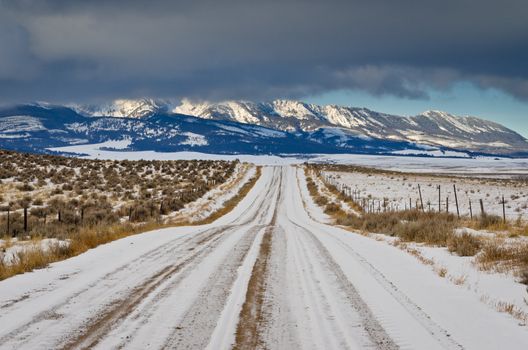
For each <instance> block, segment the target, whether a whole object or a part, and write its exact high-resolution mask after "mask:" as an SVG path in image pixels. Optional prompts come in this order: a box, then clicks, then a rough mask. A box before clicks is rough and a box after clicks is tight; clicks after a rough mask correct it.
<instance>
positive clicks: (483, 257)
mask: <svg viewBox="0 0 528 350" xmlns="http://www.w3.org/2000/svg"><path fill="white" fill-rule="evenodd" d="M476 262H477V264H478V266H479V267H480V268H481V269H483V270H496V271H514V272H517V273H518V274H523V273H524V272H525V271H528V243H527V242H516V243H515V244H513V243H512V242H509V243H508V242H504V241H503V240H500V239H492V240H488V241H487V242H486V244H484V246H483V248H482V252H481V253H480V254H479V255H478V256H477V259H476Z"/></svg>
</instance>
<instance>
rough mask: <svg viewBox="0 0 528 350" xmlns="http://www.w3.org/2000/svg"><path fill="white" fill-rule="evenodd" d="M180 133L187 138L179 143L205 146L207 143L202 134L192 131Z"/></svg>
mask: <svg viewBox="0 0 528 350" xmlns="http://www.w3.org/2000/svg"><path fill="white" fill-rule="evenodd" d="M182 135H184V136H186V137H187V139H186V140H185V141H182V142H180V143H179V144H180V145H189V146H207V145H208V144H209V142H207V139H206V138H205V136H204V135H200V134H195V133H193V132H184V133H183V134H182Z"/></svg>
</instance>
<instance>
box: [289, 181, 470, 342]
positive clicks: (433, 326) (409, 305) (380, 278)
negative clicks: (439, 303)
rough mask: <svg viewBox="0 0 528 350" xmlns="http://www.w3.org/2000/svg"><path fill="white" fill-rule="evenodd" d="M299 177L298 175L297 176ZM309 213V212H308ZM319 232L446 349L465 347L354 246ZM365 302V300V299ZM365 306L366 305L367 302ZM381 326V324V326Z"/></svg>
mask: <svg viewBox="0 0 528 350" xmlns="http://www.w3.org/2000/svg"><path fill="white" fill-rule="evenodd" d="M296 177H297V178H298V176H296ZM300 186H301V185H300V183H299V182H297V189H298V191H299V194H300V195H301V200H302V201H303V202H304V198H302V191H301V189H300ZM304 208H305V211H306V206H304ZM307 214H308V215H309V213H307ZM294 224H295V225H297V226H298V227H301V228H302V229H303V230H305V231H306V232H308V233H309V235H310V236H311V237H312V239H313V240H314V242H315V243H316V245H317V246H318V249H319V250H320V251H321V252H323V254H324V255H325V256H327V257H328V259H329V260H328V261H329V262H330V263H331V264H332V265H335V266H336V267H337V268H338V269H339V271H340V274H342V277H343V278H344V281H348V283H349V284H350V285H351V286H352V287H353V285H352V284H351V283H350V281H349V280H348V279H347V277H346V276H345V274H344V273H343V271H342V269H341V268H340V266H339V264H337V263H336V262H335V260H333V258H332V256H331V254H330V252H329V251H328V249H327V248H326V247H325V246H324V245H323V243H322V242H321V240H320V239H319V238H317V237H316V235H314V234H313V233H312V232H310V231H309V230H308V229H307V228H305V227H304V226H301V225H300V224H298V223H294ZM319 224H320V225H326V226H327V224H324V223H319ZM318 232H320V233H323V234H324V235H325V236H327V237H329V238H331V239H332V240H334V241H335V242H336V243H337V244H338V245H339V246H341V247H343V248H344V249H345V250H346V251H347V252H348V253H350V255H351V257H352V258H354V259H355V260H356V261H357V262H358V263H359V264H360V265H361V266H363V267H364V268H365V269H366V270H367V271H368V273H369V274H370V275H371V276H372V277H374V278H375V280H376V281H377V282H378V284H379V285H380V286H381V287H383V288H384V289H385V290H386V291H387V292H389V293H390V295H392V297H393V298H394V299H395V300H396V301H397V302H398V303H399V304H400V305H401V306H403V308H404V309H405V310H407V312H408V313H409V314H410V315H411V316H412V317H413V318H414V319H415V320H416V321H418V322H419V323H420V324H421V325H422V327H424V329H426V330H427V332H428V333H429V334H430V335H431V336H432V337H433V338H434V339H435V340H436V341H437V342H438V343H439V344H440V345H441V346H442V347H443V348H445V349H463V348H464V347H463V346H462V345H461V344H459V343H457V342H456V341H455V340H454V339H453V338H451V336H450V334H449V332H448V331H447V330H445V329H444V328H442V327H441V326H440V325H438V324H437V323H436V322H434V321H433V320H432V319H431V318H430V316H429V315H427V314H426V313H425V311H423V309H422V308H420V307H419V306H418V305H417V304H416V303H414V302H413V301H412V300H411V299H410V298H409V297H408V296H407V295H405V294H404V293H403V292H401V291H400V290H399V289H398V287H397V286H396V285H395V284H394V283H392V282H391V281H390V280H389V279H388V278H387V277H385V275H384V274H383V273H381V272H380V271H379V270H378V269H376V268H375V267H374V266H373V265H372V264H371V263H370V262H369V261H368V260H367V259H365V258H364V257H363V256H362V255H360V254H359V253H358V252H356V251H355V250H354V248H353V247H351V246H350V245H349V244H347V243H346V242H344V241H343V240H342V239H341V238H339V237H337V236H336V235H334V234H332V233H330V232H326V231H325V230H319V231H318ZM356 293H357V294H358V296H359V293H358V292H357V291H356ZM359 297H360V296H359ZM363 303H364V301H363ZM365 306H367V308H368V305H366V303H365ZM380 327H381V326H380Z"/></svg>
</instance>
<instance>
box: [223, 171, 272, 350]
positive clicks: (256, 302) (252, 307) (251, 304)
mask: <svg viewBox="0 0 528 350" xmlns="http://www.w3.org/2000/svg"><path fill="white" fill-rule="evenodd" d="M279 176H280V180H279V184H278V195H277V198H276V200H275V208H274V210H273V217H272V219H271V222H270V223H269V226H268V227H267V228H266V231H265V232H264V236H263V237H262V241H261V243H260V249H259V253H258V256H257V260H256V261H255V264H254V265H253V269H252V271H251V277H250V279H249V281H248V285H247V291H246V300H245V302H244V304H243V305H242V309H241V310H240V315H239V321H238V325H237V328H236V333H235V334H236V336H235V344H234V346H233V349H234V350H239V349H256V348H257V346H262V345H263V340H262V338H261V334H262V332H263V328H264V327H265V325H266V320H265V314H264V312H263V306H264V294H265V292H266V285H267V282H268V269H269V260H270V257H271V252H272V249H273V246H272V241H273V240H272V237H273V232H274V230H275V225H276V221H277V210H278V208H279V204H280V202H281V195H282V171H281V172H280V173H279Z"/></svg>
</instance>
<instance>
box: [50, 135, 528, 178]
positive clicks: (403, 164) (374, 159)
mask: <svg viewBox="0 0 528 350" xmlns="http://www.w3.org/2000/svg"><path fill="white" fill-rule="evenodd" d="M129 144H130V141H127V140H121V141H108V142H105V143H100V144H85V145H76V146H67V147H58V148H51V149H50V150H52V151H56V152H65V153H76V154H83V155H84V156H83V157H85V158H90V159H117V160H122V159H130V160H134V159H145V160H179V159H181V160H186V159H212V160H215V159H224V160H234V159H239V160H240V161H243V162H251V163H255V164H262V165H287V164H299V163H303V162H306V161H309V162H315V163H335V164H352V165H361V166H366V167H374V168H380V169H387V170H397V171H409V172H425V173H447V174H449V173H455V174H467V175H486V174H494V175H507V176H515V175H527V176H528V159H509V158H500V159H499V158H491V157H480V158H440V157H437V158H433V157H410V156H376V155H360V154H319V155H303V156H285V157H279V156H275V155H244V154H239V155H222V154H207V153H199V152H168V153H167V152H154V151H141V152H130V151H125V150H124V149H126V147H127V146H128V145H129Z"/></svg>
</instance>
